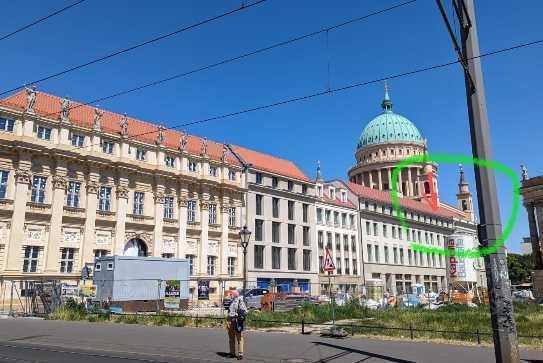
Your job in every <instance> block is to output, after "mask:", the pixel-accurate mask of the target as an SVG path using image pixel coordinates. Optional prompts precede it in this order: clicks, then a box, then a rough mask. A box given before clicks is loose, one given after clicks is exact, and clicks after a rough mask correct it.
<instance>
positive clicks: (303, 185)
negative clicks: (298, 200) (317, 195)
mask: <svg viewBox="0 0 543 363" xmlns="http://www.w3.org/2000/svg"><path fill="white" fill-rule="evenodd" d="M302 194H307V184H302Z"/></svg>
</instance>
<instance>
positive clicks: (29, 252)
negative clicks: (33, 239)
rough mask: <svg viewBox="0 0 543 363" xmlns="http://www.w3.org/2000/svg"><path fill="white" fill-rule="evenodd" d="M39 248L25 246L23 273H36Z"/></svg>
mask: <svg viewBox="0 0 543 363" xmlns="http://www.w3.org/2000/svg"><path fill="white" fill-rule="evenodd" d="M39 255H40V248H39V247H37V246H26V247H25V257H24V259H23V272H36V271H37V270H38V257H39Z"/></svg>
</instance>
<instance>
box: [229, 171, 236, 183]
mask: <svg viewBox="0 0 543 363" xmlns="http://www.w3.org/2000/svg"><path fill="white" fill-rule="evenodd" d="M228 180H232V181H236V171H235V170H228Z"/></svg>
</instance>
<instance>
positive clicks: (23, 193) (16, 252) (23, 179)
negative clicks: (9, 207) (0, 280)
mask: <svg viewBox="0 0 543 363" xmlns="http://www.w3.org/2000/svg"><path fill="white" fill-rule="evenodd" d="M22 167H23V165H19V168H20V169H16V170H15V196H14V198H13V199H14V201H13V215H12V218H11V229H10V233H9V242H8V245H7V247H6V249H7V251H6V254H7V256H6V257H7V259H6V271H14V272H15V271H21V269H22V267H23V263H22V261H20V256H21V251H22V248H23V244H24V241H25V239H26V238H25V231H24V223H23V221H24V220H25V213H26V200H27V196H28V187H29V185H30V183H31V178H32V176H31V174H30V171H29V170H27V169H26V168H30V165H24V167H25V169H23V168H22Z"/></svg>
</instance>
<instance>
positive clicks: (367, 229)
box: [366, 221, 371, 236]
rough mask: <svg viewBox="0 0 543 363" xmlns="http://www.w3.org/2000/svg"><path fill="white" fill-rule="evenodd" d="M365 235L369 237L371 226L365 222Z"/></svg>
mask: <svg viewBox="0 0 543 363" xmlns="http://www.w3.org/2000/svg"><path fill="white" fill-rule="evenodd" d="M366 234H367V235H368V236H369V235H370V234H371V224H370V222H368V221H366Z"/></svg>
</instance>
